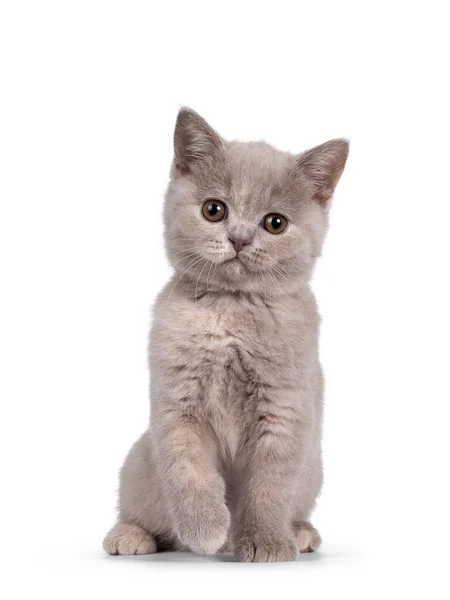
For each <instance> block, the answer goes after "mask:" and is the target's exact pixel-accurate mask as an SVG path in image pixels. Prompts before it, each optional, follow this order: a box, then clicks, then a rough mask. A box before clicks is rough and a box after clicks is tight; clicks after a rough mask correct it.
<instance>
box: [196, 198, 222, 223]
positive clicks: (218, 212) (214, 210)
mask: <svg viewBox="0 0 450 600" xmlns="http://www.w3.org/2000/svg"><path fill="white" fill-rule="evenodd" d="M202 214H203V216H204V217H205V219H206V220H207V221H212V222H213V223H216V222H217V221H222V219H225V217H226V216H227V205H226V204H225V202H221V201H220V200H207V201H206V202H204V203H203V206H202Z"/></svg>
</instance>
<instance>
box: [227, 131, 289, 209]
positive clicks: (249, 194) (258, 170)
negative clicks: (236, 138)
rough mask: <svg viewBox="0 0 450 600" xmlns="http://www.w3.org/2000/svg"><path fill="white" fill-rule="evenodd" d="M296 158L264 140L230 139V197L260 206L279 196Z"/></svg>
mask: <svg viewBox="0 0 450 600" xmlns="http://www.w3.org/2000/svg"><path fill="white" fill-rule="evenodd" d="M292 161H293V157H292V156H290V155H289V154H287V153H284V152H280V151H279V150H277V149H276V148H273V147H272V146H270V145H269V144H266V143H265V142H229V143H228V144H227V149H226V163H227V170H228V174H229V184H230V190H229V194H230V197H231V198H232V199H233V200H234V202H235V203H236V204H240V203H242V204H245V205H246V208H247V209H249V208H251V206H250V205H255V206H254V208H255V209H257V208H258V207H260V206H261V205H264V204H265V203H269V202H270V201H271V199H272V198H273V196H274V195H278V194H279V193H280V192H281V190H282V188H283V186H284V184H285V182H286V179H287V175H288V170H289V167H290V166H291V165H292Z"/></svg>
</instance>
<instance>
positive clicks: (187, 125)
mask: <svg viewBox="0 0 450 600" xmlns="http://www.w3.org/2000/svg"><path fill="white" fill-rule="evenodd" d="M222 147H223V141H222V138H221V137H220V136H219V135H218V134H217V133H216V132H215V131H214V129H212V127H210V126H209V125H208V123H207V122H206V121H205V120H204V119H203V118H202V117H201V116H200V115H199V114H197V113H196V112H195V111H194V110H192V109H190V108H181V109H180V112H179V113H178V117H177V122H176V125H175V134H174V150H175V159H174V164H173V170H174V173H175V174H177V175H186V174H188V173H192V172H195V171H196V169H197V168H198V167H200V166H201V165H202V164H205V163H212V162H214V160H216V159H217V157H218V155H219V154H220V152H221V150H222Z"/></svg>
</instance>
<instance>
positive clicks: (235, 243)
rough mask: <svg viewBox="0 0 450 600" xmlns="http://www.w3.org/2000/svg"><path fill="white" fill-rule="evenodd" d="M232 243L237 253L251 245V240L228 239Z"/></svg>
mask: <svg viewBox="0 0 450 600" xmlns="http://www.w3.org/2000/svg"><path fill="white" fill-rule="evenodd" d="M228 239H229V240H230V242H231V243H232V244H233V246H234V249H235V250H236V253H238V252H240V251H241V250H242V248H243V247H244V246H248V245H249V244H250V240H248V239H247V240H244V239H242V238H230V237H229V238H228Z"/></svg>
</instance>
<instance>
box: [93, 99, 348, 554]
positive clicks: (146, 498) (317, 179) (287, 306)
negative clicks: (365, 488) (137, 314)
mask: <svg viewBox="0 0 450 600" xmlns="http://www.w3.org/2000/svg"><path fill="white" fill-rule="evenodd" d="M174 142H175V158H174V163H173V167H172V173H171V181H170V184H169V187H168V191H167V195H166V204H165V235H166V244H167V252H168V256H169V258H170V261H171V263H172V265H173V267H174V270H175V274H174V276H173V279H172V280H171V281H170V282H169V283H168V285H167V286H166V287H165V289H164V290H163V291H162V292H161V294H160V295H159V297H158V300H157V302H156V306H155V314H154V321H153V327H152V331H151V335H150V353H149V354H150V369H151V402H152V409H151V424H150V427H149V429H148V431H146V432H145V433H144V434H143V435H142V437H141V438H140V439H139V440H138V441H137V442H136V443H135V445H134V446H133V448H132V449H131V451H130V453H129V455H128V457H127V459H126V461H125V464H124V466H123V468H122V472H121V484H120V502H119V520H118V524H117V525H116V526H115V527H114V528H113V529H112V531H111V532H110V533H109V534H108V536H107V537H106V539H105V542H104V547H105V549H106V551H107V552H109V553H110V554H140V553H151V552H154V551H156V550H157V549H160V550H162V549H174V550H186V549H190V550H193V551H195V552H201V553H205V554H213V553H215V552H218V551H220V550H225V549H228V550H232V551H234V553H235V554H236V557H237V558H238V559H239V560H242V561H284V560H293V559H295V558H296V557H297V555H298V552H308V551H313V550H315V549H316V548H317V547H318V546H319V544H320V537H319V534H318V533H317V531H316V530H315V529H314V527H312V525H311V524H310V523H309V516H310V513H311V511H312V509H313V507H314V505H315V501H316V498H317V495H318V494H319V491H320V488H321V484H322V459H321V428H322V411H323V391H322V372H321V367H320V363H319V357H318V327H319V317H318V313H317V308H316V303H315V299H314V296H313V294H312V291H311V289H310V284H309V281H310V278H311V273H312V270H313V267H314V263H315V261H316V258H317V257H318V256H319V254H320V251H321V247H322V242H323V239H324V235H325V232H326V229H327V213H328V207H329V201H330V198H331V196H332V194H333V190H334V188H335V186H336V184H337V182H338V180H339V177H340V176H341V174H342V171H343V169H344V166H345V161H346V159H347V154H348V143H347V142H346V141H345V140H333V141H330V142H327V143H326V144H323V145H322V146H318V147H317V148H314V149H312V150H309V151H308V152H305V153H303V154H300V155H298V156H294V155H291V154H288V153H285V152H280V151H278V150H276V149H274V148H273V147H271V146H269V145H268V144H266V143H263V142H257V143H240V142H226V141H224V140H223V139H222V138H221V137H220V136H219V135H218V134H217V133H216V132H215V131H213V130H212V129H211V128H210V126H209V125H208V124H207V123H206V122H205V121H204V120H203V119H202V118H201V117H200V116H199V115H198V114H196V113H195V112H194V111H192V110H190V109H182V110H181V111H180V113H179V115H178V120H177V124H176V129H175V140H174ZM209 199H217V200H221V201H223V202H225V203H226V204H227V206H228V215H227V218H226V219H224V220H223V221H220V222H215V223H213V222H209V221H207V220H206V219H205V218H204V217H203V215H202V211H201V209H202V205H203V203H204V201H205V200H209ZM268 213H279V214H282V215H283V216H284V217H286V218H287V219H288V226H287V228H286V230H285V231H284V232H283V233H280V234H276V235H273V234H271V233H269V232H268V231H266V230H265V229H264V228H263V227H262V225H261V223H262V220H263V218H264V216H265V215H267V214H268ZM229 238H234V239H236V238H239V239H243V240H245V241H246V242H247V244H246V245H245V246H244V247H243V249H242V251H241V252H239V254H238V255H237V254H236V251H235V248H234V246H233V244H232V243H231V242H230V241H229Z"/></svg>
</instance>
